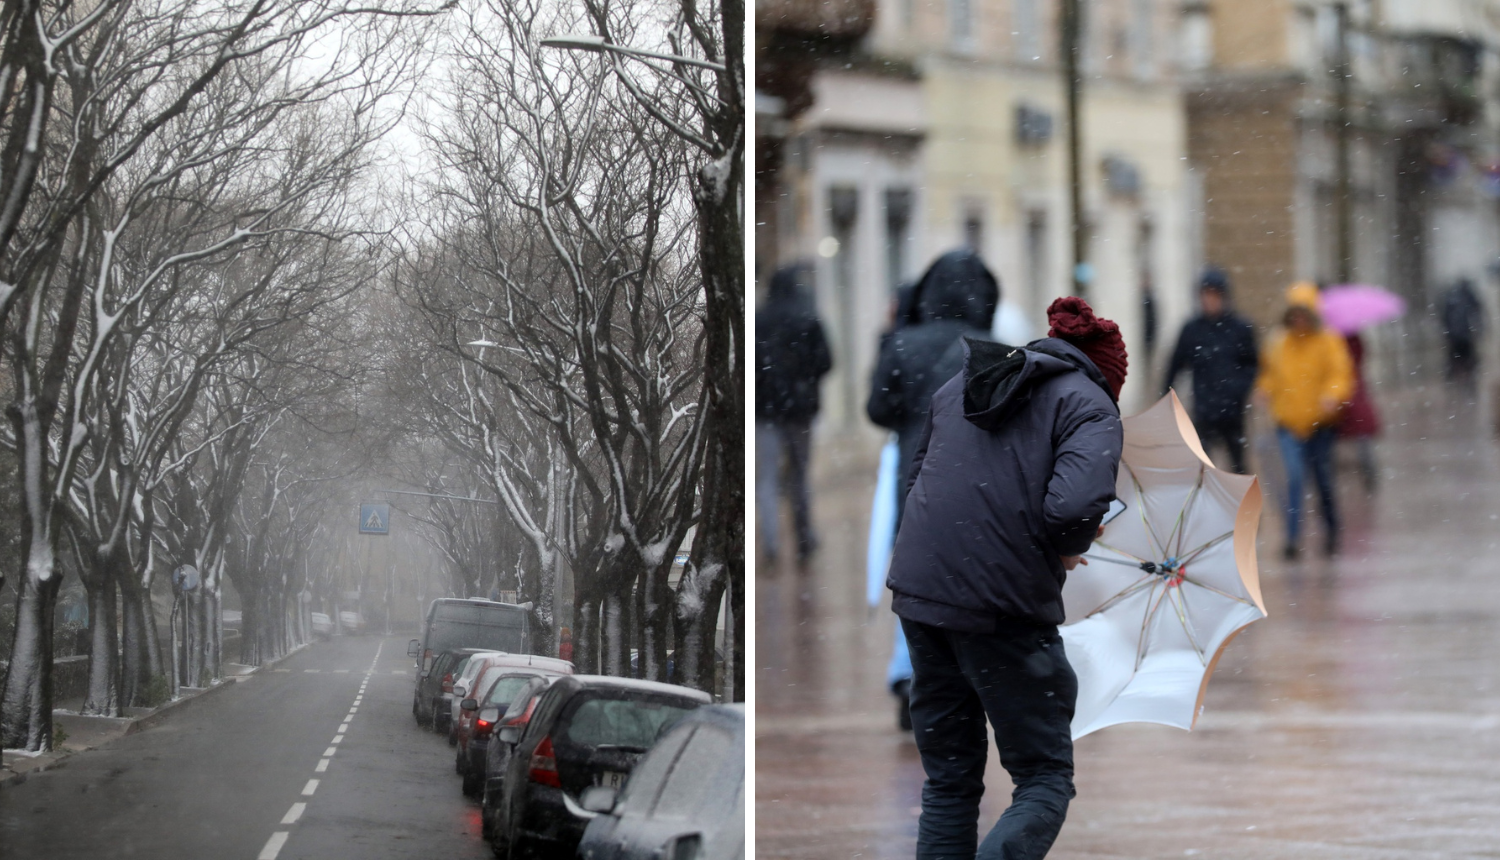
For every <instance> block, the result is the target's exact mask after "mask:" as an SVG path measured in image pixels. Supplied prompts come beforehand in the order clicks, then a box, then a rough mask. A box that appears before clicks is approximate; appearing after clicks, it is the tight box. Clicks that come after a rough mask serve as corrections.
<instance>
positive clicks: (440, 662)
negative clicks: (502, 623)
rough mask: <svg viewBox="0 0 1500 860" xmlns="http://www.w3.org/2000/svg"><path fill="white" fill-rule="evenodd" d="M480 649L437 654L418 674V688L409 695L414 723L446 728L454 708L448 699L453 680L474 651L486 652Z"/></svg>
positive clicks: (431, 727) (476, 652) (437, 729)
mask: <svg viewBox="0 0 1500 860" xmlns="http://www.w3.org/2000/svg"><path fill="white" fill-rule="evenodd" d="M487 653H490V652H487V651H485V650H483V649H481V648H455V649H454V650H452V651H444V652H442V653H441V654H439V655H437V657H435V658H434V659H433V661H432V665H431V666H429V667H428V669H427V671H425V672H420V671H419V672H418V673H417V689H416V690H415V691H414V692H413V693H412V697H411V713H412V716H414V717H416V718H417V725H419V726H422V727H424V728H430V729H432V730H433V731H435V732H438V733H442V732H446V731H448V720H449V718H450V717H451V716H452V713H453V710H452V708H451V707H450V702H449V700H450V699H452V698H453V681H454V679H455V678H456V677H458V675H459V674H460V673H462V672H463V670H464V667H465V666H467V665H468V662H469V658H470V657H472V656H474V655H475V654H487Z"/></svg>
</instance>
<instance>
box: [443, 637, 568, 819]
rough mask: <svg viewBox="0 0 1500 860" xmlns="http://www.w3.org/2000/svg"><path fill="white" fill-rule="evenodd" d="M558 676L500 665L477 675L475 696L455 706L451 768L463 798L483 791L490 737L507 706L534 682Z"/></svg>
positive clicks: (477, 794)
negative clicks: (455, 748)
mask: <svg viewBox="0 0 1500 860" xmlns="http://www.w3.org/2000/svg"><path fill="white" fill-rule="evenodd" d="M561 677H564V676H563V675H562V674H561V673H558V672H547V671H543V670H541V669H525V670H517V669H512V668H508V667H504V666H495V667H492V668H490V669H487V670H485V673H484V674H483V675H480V676H479V683H478V684H475V685H474V689H475V690H476V691H479V695H475V696H470V697H469V698H467V699H464V700H463V701H462V702H460V703H459V721H458V752H457V755H455V757H454V762H453V766H454V767H455V768H456V769H457V770H458V772H459V774H460V775H461V776H462V777H463V778H464V782H463V791H464V794H465V795H467V796H469V797H479V796H480V795H481V794H483V792H484V783H485V778H486V777H487V776H488V772H487V771H488V765H487V763H486V753H487V752H488V751H489V745H490V736H491V733H492V732H493V731H494V728H495V725H496V724H497V723H499V722H500V718H501V715H503V714H504V713H505V712H506V710H507V709H508V708H510V703H511V702H512V701H514V700H515V699H516V698H517V697H518V696H523V695H525V694H526V693H527V692H528V691H530V690H531V689H533V687H534V685H536V684H538V683H541V685H542V686H546V684H545V682H544V679H547V678H553V679H556V678H561Z"/></svg>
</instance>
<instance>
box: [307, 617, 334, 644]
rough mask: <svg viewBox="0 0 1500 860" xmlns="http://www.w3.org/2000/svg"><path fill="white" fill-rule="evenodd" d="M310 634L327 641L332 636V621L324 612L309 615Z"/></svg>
mask: <svg viewBox="0 0 1500 860" xmlns="http://www.w3.org/2000/svg"><path fill="white" fill-rule="evenodd" d="M311 620H312V633H313V635H314V636H316V637H317V638H319V639H328V638H331V637H332V636H333V619H332V618H329V617H328V613H326V612H314V613H312V614H311Z"/></svg>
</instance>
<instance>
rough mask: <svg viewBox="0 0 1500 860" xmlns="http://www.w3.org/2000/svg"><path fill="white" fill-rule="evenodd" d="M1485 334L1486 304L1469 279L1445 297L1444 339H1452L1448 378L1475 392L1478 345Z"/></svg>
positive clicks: (1451, 288) (1457, 285) (1463, 280)
mask: <svg viewBox="0 0 1500 860" xmlns="http://www.w3.org/2000/svg"><path fill="white" fill-rule="evenodd" d="M1483 334H1484V305H1482V304H1480V302H1479V296H1477V295H1475V294H1474V283H1473V282H1472V281H1470V280H1469V279H1468V278H1461V279H1459V281H1458V283H1456V284H1454V285H1453V286H1452V287H1450V288H1449V290H1448V292H1447V293H1445V294H1443V336H1444V337H1445V338H1447V340H1448V379H1449V381H1456V382H1461V383H1463V384H1464V386H1465V387H1466V388H1469V389H1471V390H1472V389H1473V387H1474V381H1475V378H1476V373H1475V371H1476V370H1478V368H1479V351H1478V349H1477V348H1476V344H1478V343H1479V338H1480V336H1481V335H1483Z"/></svg>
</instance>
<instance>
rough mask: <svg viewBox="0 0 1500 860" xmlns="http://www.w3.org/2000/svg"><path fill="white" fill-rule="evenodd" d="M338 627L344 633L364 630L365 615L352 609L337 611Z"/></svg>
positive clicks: (355, 632) (358, 632)
mask: <svg viewBox="0 0 1500 860" xmlns="http://www.w3.org/2000/svg"><path fill="white" fill-rule="evenodd" d="M339 628H340V629H341V630H343V632H345V633H352V634H355V635H358V634H360V633H363V632H365V617H364V616H363V615H360V614H359V613H358V612H355V611H354V610H352V609H345V610H343V611H342V612H340V613H339Z"/></svg>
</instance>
